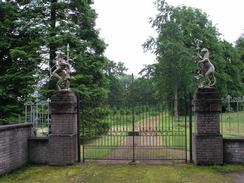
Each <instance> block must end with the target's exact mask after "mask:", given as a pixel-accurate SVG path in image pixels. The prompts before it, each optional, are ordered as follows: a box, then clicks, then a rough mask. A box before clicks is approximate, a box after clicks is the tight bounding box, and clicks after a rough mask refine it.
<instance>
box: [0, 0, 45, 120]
mask: <svg viewBox="0 0 244 183" xmlns="http://www.w3.org/2000/svg"><path fill="white" fill-rule="evenodd" d="M28 17H30V15H29V9H25V10H23V9H22V7H21V5H20V4H19V3H17V2H14V1H12V2H0V104H1V105H0V116H1V118H0V124H5V123H10V122H15V121H16V118H17V116H18V115H20V114H21V111H22V110H23V108H24V107H23V103H24V101H25V100H26V99H27V98H28V97H30V95H31V94H32V93H33V91H34V83H35V79H36V78H35V73H36V72H37V68H38V67H37V66H38V64H39V63H40V57H39V54H38V48H39V45H38V41H37V40H38V33H37V32H36V31H35V30H34V28H33V27H32V25H31V22H29V21H28V22H27V21H26V20H27V19H28Z"/></svg>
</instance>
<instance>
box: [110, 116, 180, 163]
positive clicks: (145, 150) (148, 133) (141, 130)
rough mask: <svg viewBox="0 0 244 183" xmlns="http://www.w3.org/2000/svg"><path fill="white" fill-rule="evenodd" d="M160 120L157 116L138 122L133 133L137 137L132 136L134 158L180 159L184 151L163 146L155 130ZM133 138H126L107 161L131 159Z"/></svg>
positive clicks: (160, 136)
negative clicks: (135, 133)
mask: <svg viewBox="0 0 244 183" xmlns="http://www.w3.org/2000/svg"><path fill="white" fill-rule="evenodd" d="M159 122H160V119H159V117H158V116H156V117H150V118H148V119H146V120H144V121H142V122H138V123H137V124H136V126H135V131H136V132H138V135H136V136H134V144H135V152H134V153H135V157H136V159H137V160H142V159H155V160H156V159H157V160H159V159H182V158H183V157H184V151H182V150H178V149H170V148H167V147H166V145H165V140H164V137H163V136H162V135H161V134H160V132H159V130H158V129H157V128H158V126H159ZM132 146H133V136H127V137H125V139H124V140H123V142H122V143H121V145H120V146H119V147H118V148H116V149H115V150H114V151H113V152H112V153H111V155H110V156H109V157H108V159H132V157H133V148H132Z"/></svg>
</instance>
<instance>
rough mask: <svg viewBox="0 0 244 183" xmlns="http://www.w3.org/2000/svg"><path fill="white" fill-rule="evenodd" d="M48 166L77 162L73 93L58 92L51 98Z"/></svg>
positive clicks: (75, 114)
mask: <svg viewBox="0 0 244 183" xmlns="http://www.w3.org/2000/svg"><path fill="white" fill-rule="evenodd" d="M50 110H51V111H50V112H51V134H50V136H49V153H48V159H49V160H48V162H49V165H70V164H73V163H74V162H75V161H77V157H78V152H77V99H76V95H75V94H74V92H72V91H69V90H66V91H58V92H56V93H55V94H54V95H53V96H52V97H51V103H50Z"/></svg>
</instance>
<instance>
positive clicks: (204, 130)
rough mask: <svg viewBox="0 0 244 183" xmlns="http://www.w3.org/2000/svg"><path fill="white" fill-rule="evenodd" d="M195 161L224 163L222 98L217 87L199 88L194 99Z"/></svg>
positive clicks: (203, 163) (198, 163) (200, 163)
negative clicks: (221, 131) (221, 128)
mask: <svg viewBox="0 0 244 183" xmlns="http://www.w3.org/2000/svg"><path fill="white" fill-rule="evenodd" d="M193 105H194V108H193V110H194V112H195V133H194V134H193V144H192V146H193V161H194V163H195V164H197V165H211V164H223V137H222V135H221V134H220V117H219V116H220V112H221V100H220V99H219V95H218V92H217V90H216V89H215V88H198V90H197V92H196V93H195V96H194V100H193Z"/></svg>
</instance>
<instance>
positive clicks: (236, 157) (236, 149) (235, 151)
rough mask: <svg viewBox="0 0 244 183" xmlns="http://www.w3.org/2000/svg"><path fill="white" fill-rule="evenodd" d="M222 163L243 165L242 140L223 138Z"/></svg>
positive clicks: (243, 143)
mask: <svg viewBox="0 0 244 183" xmlns="http://www.w3.org/2000/svg"><path fill="white" fill-rule="evenodd" d="M223 142H224V148H223V149H224V162H225V163H242V164H243V163H244V138H228V139H227V138H225V139H224V140H223Z"/></svg>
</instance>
